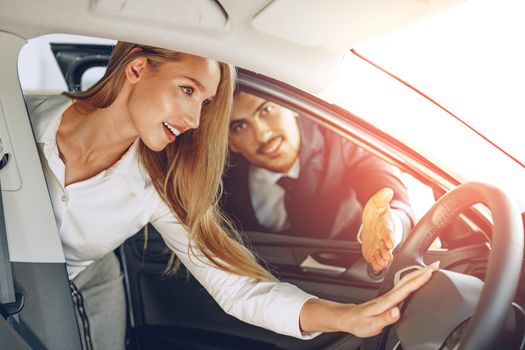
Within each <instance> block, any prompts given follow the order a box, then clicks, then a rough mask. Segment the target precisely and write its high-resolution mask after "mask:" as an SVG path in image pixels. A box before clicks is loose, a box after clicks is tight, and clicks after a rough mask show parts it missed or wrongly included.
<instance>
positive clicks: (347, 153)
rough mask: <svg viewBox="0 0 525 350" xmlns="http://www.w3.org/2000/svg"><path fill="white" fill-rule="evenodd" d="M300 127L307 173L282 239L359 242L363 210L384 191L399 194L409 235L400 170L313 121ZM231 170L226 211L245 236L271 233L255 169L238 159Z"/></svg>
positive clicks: (296, 185) (291, 199)
mask: <svg viewBox="0 0 525 350" xmlns="http://www.w3.org/2000/svg"><path fill="white" fill-rule="evenodd" d="M299 125H300V130H301V150H300V155H299V157H300V166H301V168H300V173H299V178H298V179H296V180H291V183H290V185H289V186H286V189H285V191H286V196H285V208H286V212H287V216H288V221H289V222H290V227H289V228H288V229H287V230H286V231H284V232H282V233H285V234H291V235H297V236H306V237H315V238H335V239H344V240H355V239H356V236H357V232H358V230H359V227H360V225H361V212H362V208H363V207H364V206H365V204H366V202H367V201H368V199H369V198H370V197H371V196H372V195H373V194H375V193H376V192H377V191H379V190H380V189H381V188H383V187H390V188H392V189H393V190H394V199H393V200H392V202H391V203H390V206H391V207H392V208H394V209H396V210H399V211H400V212H401V214H402V215H401V217H402V220H403V226H404V231H405V232H407V231H408V230H409V229H410V227H411V226H412V222H413V221H412V211H411V208H410V205H409V201H408V194H407V192H406V188H405V186H404V185H403V183H402V182H401V180H400V179H399V177H398V173H399V171H398V170H397V169H395V168H394V167H392V166H390V165H389V164H387V163H386V162H384V161H383V160H381V159H379V158H377V157H375V156H373V155H372V154H370V153H368V152H367V151H365V150H364V149H362V148H360V147H357V146H356V145H355V144H353V143H352V142H350V141H348V140H346V139H344V138H342V137H341V136H339V135H337V134H335V133H333V132H331V131H330V130H327V129H325V128H322V127H320V126H319V125H317V124H315V123H314V122H312V121H309V120H307V119H305V118H300V119H299ZM229 165H230V166H229V168H228V169H227V171H226V172H225V175H224V177H223V182H224V194H223V198H222V199H221V203H222V206H223V209H224V211H226V213H227V214H229V216H230V217H232V219H233V221H234V222H235V223H236V224H237V226H238V227H239V228H240V229H242V230H249V231H263V232H268V231H269V230H268V229H267V228H265V227H264V226H262V225H261V224H260V223H259V222H258V220H257V218H256V216H255V212H254V210H253V208H252V204H251V203H252V202H251V194H250V190H249V184H248V181H249V177H248V173H249V166H250V164H249V163H248V161H246V160H245V159H244V158H243V157H242V156H239V155H238V154H234V153H232V154H231V155H230V162H229ZM405 236H406V235H405Z"/></svg>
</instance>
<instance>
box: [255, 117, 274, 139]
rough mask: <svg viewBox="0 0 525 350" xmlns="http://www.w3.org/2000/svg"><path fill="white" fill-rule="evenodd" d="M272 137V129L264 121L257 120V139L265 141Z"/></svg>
mask: <svg viewBox="0 0 525 350" xmlns="http://www.w3.org/2000/svg"><path fill="white" fill-rule="evenodd" d="M271 138H272V129H271V128H270V127H269V126H268V125H267V124H266V123H265V122H262V121H257V122H256V123H255V139H256V140H257V141H258V142H260V143H264V142H267V141H268V140H270V139H271Z"/></svg>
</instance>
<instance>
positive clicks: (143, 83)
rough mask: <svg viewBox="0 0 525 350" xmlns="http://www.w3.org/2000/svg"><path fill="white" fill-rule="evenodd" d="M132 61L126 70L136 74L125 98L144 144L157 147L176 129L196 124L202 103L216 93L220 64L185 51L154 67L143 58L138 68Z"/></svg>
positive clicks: (174, 134)
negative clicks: (176, 57)
mask: <svg viewBox="0 0 525 350" xmlns="http://www.w3.org/2000/svg"><path fill="white" fill-rule="evenodd" d="M135 63H136V62H131V63H130V66H131V68H129V69H131V73H129V71H128V75H129V74H131V75H133V74H135V75H136V77H140V78H138V79H137V80H136V81H134V83H133V84H132V88H131V91H130V94H129V96H128V100H127V107H128V110H129V114H130V116H131V121H132V123H133V125H134V127H135V129H136V131H137V133H138V135H139V137H140V138H141V139H142V141H143V142H144V143H145V144H146V146H148V147H149V148H150V149H152V150H154V151H161V150H162V149H164V148H165V147H166V145H168V143H170V142H173V141H175V139H176V137H177V135H179V134H180V133H183V132H185V131H186V130H188V129H194V128H197V127H198V126H199V120H200V115H201V110H202V107H203V105H205V104H207V103H209V102H210V101H211V99H213V98H214V97H215V94H216V93H217V88H218V86H219V82H220V79H221V72H220V66H219V63H218V62H216V61H213V60H209V59H206V58H203V57H198V56H192V55H186V54H184V55H182V57H181V59H180V60H178V61H170V62H166V63H163V64H161V65H160V66H159V67H158V68H157V69H156V70H152V69H151V67H150V66H149V65H148V64H147V63H146V62H145V61H143V67H142V68H141V67H140V62H139V63H137V66H136V67H134V66H133V65H134V64H135ZM128 78H129V77H128ZM128 80H129V79H128Z"/></svg>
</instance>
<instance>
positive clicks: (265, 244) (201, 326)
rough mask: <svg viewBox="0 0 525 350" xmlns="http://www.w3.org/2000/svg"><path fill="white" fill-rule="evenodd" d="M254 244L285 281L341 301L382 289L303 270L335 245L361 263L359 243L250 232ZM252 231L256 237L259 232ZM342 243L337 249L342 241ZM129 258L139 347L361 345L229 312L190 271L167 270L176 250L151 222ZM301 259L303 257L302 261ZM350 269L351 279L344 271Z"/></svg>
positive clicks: (336, 252) (335, 251)
mask: <svg viewBox="0 0 525 350" xmlns="http://www.w3.org/2000/svg"><path fill="white" fill-rule="evenodd" d="M247 235H248V237H249V239H250V240H252V241H251V245H252V246H253V248H254V249H255V250H256V251H257V253H258V255H259V256H260V257H261V258H262V260H264V261H266V262H268V263H269V264H270V265H271V269H272V272H275V273H276V274H277V275H279V278H280V279H281V280H282V281H286V282H290V283H293V284H295V285H297V286H299V287H300V288H302V289H303V290H305V291H307V292H310V293H312V294H314V295H317V296H319V297H324V298H328V299H331V300H336V301H342V302H353V303H356V302H362V301H364V300H368V299H371V298H372V297H373V296H374V294H375V287H376V285H377V283H376V282H374V281H373V280H371V282H370V281H369V282H367V283H364V282H363V281H354V280H352V279H351V278H349V277H348V276H347V275H346V273H343V274H342V275H341V276H340V275H336V276H326V275H324V274H319V273H316V272H310V271H304V270H303V269H302V268H301V267H300V262H301V261H302V260H303V257H305V256H307V255H308V254H310V255H315V254H316V253H319V252H322V253H323V254H326V252H330V254H332V255H330V256H328V257H329V258H331V257H334V256H342V257H348V258H349V261H350V262H352V261H353V262H354V265H355V264H357V263H358V262H360V259H361V258H360V255H361V253H360V249H359V247H358V245H356V244H355V243H348V242H345V243H342V242H339V244H338V242H333V241H321V240H315V239H304V238H297V237H281V239H280V240H279V239H277V241H276V239H275V237H270V236H278V235H272V234H268V236H269V237H267V238H266V237H264V236H265V235H266V234H264V233H248V234H247ZM252 237H253V238H252ZM338 245H339V247H338V248H337V247H336V246H338ZM121 255H122V257H123V259H124V260H125V266H126V274H127V282H128V292H129V295H130V301H131V307H132V311H133V326H134V328H133V331H132V334H133V337H132V340H133V346H134V348H137V349H146V348H150V347H151V346H152V344H154V346H155V348H159V349H162V348H166V349H167V348H172V347H173V346H175V345H179V346H183V345H184V348H185V349H223V348H224V349H248V348H249V349H335V348H337V347H338V346H340V344H341V343H344V344H345V347H346V348H349V349H351V348H357V347H358V346H359V345H358V344H359V339H358V338H355V337H353V336H350V335H347V334H342V333H327V334H323V335H321V336H319V337H317V338H315V339H313V340H310V341H303V340H299V339H295V338H292V337H287V336H282V335H279V334H276V333H274V332H271V331H267V330H264V329H262V328H259V327H255V326H252V325H249V324H246V323H244V322H242V321H239V320H237V319H236V318H234V317H232V316H229V315H227V314H226V313H225V312H224V311H222V309H221V308H220V307H219V305H218V304H217V303H216V302H215V301H214V300H213V299H212V298H211V296H210V295H209V294H208V293H207V292H206V290H205V289H204V288H203V287H202V286H201V285H200V284H199V283H198V282H197V281H196V280H195V279H194V278H192V277H191V276H190V277H188V276H186V274H185V273H182V271H181V272H180V273H178V275H177V276H175V277H166V276H163V271H164V268H165V266H166V263H167V260H168V258H169V252H168V249H167V247H166V246H165V245H164V243H163V241H162V239H161V237H160V235H159V234H158V233H157V232H156V231H155V229H154V228H153V227H151V226H150V227H149V228H148V244H147V248H146V249H144V235H143V232H142V231H141V232H139V233H138V234H137V235H135V236H134V237H132V238H131V239H129V240H128V241H127V242H126V243H125V244H124V246H123V247H122V248H121ZM298 262H299V263H298ZM342 276H344V278H342Z"/></svg>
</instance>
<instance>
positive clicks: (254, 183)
mask: <svg viewBox="0 0 525 350" xmlns="http://www.w3.org/2000/svg"><path fill="white" fill-rule="evenodd" d="M300 169H301V166H300V163H299V158H298V159H297V160H296V161H295V163H294V164H293V165H292V167H291V168H290V170H289V171H288V172H287V173H274V172H273V171H270V170H267V169H264V168H259V167H256V166H253V165H252V166H250V170H249V173H248V176H249V184H250V197H251V201H252V206H253V210H254V211H255V217H256V218H257V221H258V222H259V224H261V225H263V226H264V227H266V228H269V229H271V230H272V231H273V232H281V231H284V230H285V229H287V228H288V227H289V225H290V224H289V222H288V215H287V213H286V207H285V206H284V197H285V195H286V193H285V191H284V189H283V188H282V187H281V186H279V185H278V184H277V181H279V179H280V178H281V177H283V176H287V177H289V178H292V179H297V178H298V177H299V171H300Z"/></svg>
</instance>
